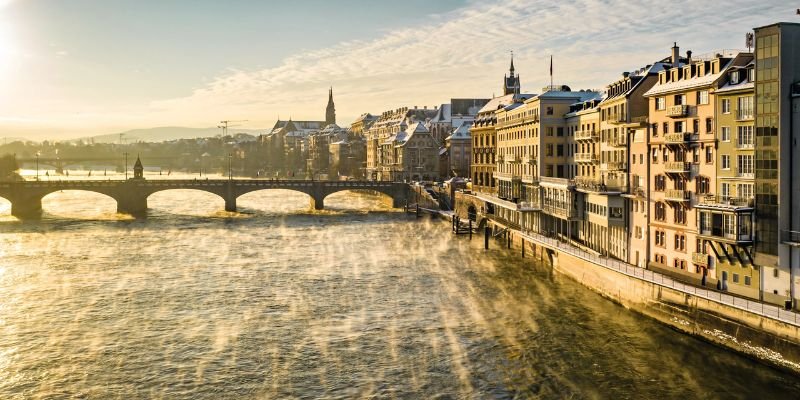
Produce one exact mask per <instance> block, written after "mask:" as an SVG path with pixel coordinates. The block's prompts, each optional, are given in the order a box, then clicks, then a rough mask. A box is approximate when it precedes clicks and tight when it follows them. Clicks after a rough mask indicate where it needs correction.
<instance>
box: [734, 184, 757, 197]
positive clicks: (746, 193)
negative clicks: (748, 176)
mask: <svg viewBox="0 0 800 400" xmlns="http://www.w3.org/2000/svg"><path fill="white" fill-rule="evenodd" d="M736 197H739V198H742V199H752V198H753V185H752V184H750V183H740V184H738V185H736Z"/></svg>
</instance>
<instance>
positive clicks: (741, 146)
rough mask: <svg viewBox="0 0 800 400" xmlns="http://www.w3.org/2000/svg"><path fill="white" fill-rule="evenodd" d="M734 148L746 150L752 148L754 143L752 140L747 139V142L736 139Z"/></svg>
mask: <svg viewBox="0 0 800 400" xmlns="http://www.w3.org/2000/svg"><path fill="white" fill-rule="evenodd" d="M736 148H737V149H740V150H748V149H754V148H755V145H754V143H753V141H752V140H751V141H749V142H744V143H743V142H740V141H738V140H737V141H736Z"/></svg>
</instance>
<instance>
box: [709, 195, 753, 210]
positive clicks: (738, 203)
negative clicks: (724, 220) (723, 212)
mask: <svg viewBox="0 0 800 400" xmlns="http://www.w3.org/2000/svg"><path fill="white" fill-rule="evenodd" d="M754 204H755V201H754V199H753V198H752V197H749V198H740V197H722V196H716V195H713V194H709V195H705V196H698V198H697V205H698V206H708V207H719V208H723V207H728V208H730V207H741V208H752V207H753V205H754Z"/></svg>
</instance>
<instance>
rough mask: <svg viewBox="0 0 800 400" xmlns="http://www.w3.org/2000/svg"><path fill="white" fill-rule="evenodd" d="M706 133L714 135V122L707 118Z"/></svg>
mask: <svg viewBox="0 0 800 400" xmlns="http://www.w3.org/2000/svg"><path fill="white" fill-rule="evenodd" d="M695 132H696V131H695ZM706 133H714V120H713V119H711V118H706Z"/></svg>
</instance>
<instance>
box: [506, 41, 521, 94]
mask: <svg viewBox="0 0 800 400" xmlns="http://www.w3.org/2000/svg"><path fill="white" fill-rule="evenodd" d="M509 73H510V74H509V75H507V76H506V75H504V76H503V94H504V95H508V94H519V92H520V84H519V75H518V74H515V73H514V52H513V51H512V52H511V67H510V68H509Z"/></svg>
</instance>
